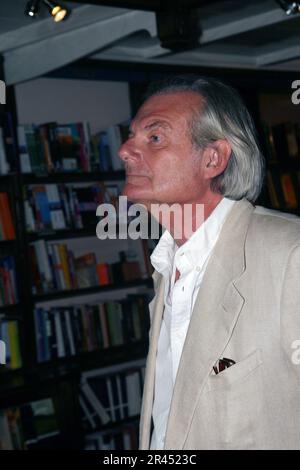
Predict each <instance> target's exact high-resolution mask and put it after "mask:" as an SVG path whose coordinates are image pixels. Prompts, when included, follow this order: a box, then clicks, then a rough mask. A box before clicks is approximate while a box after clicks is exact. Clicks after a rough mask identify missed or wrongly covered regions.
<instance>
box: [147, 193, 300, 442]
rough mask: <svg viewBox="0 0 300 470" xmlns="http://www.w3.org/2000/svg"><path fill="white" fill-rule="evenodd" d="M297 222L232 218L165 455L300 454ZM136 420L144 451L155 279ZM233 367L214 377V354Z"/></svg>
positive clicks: (175, 402) (270, 216)
mask: <svg viewBox="0 0 300 470" xmlns="http://www.w3.org/2000/svg"><path fill="white" fill-rule="evenodd" d="M299 221H300V219H299V218H296V217H293V216H288V215H286V214H283V213H280V212H277V211H271V210H267V209H264V208H262V207H256V208H254V207H253V206H252V205H251V204H250V203H249V202H248V201H247V200H246V199H243V200H241V201H238V202H236V204H235V205H234V206H233V209H232V211H231V212H230V213H229V215H228V217H227V219H226V221H225V223H224V225H223V228H222V231H221V233H220V237H219V239H218V241H217V244H216V246H215V248H214V251H213V253H212V255H211V258H210V260H209V263H208V265H207V269H206V272H205V275H204V278H203V281H202V284H201V287H200V290H199V294H198V296H197V299H196V302H195V306H194V309H193V313H192V317H191V322H190V326H189V329H188V332H187V336H186V341H185V344H184V348H183V352H182V357H181V361H180V364H179V369H178V374H177V378H176V382H175V386H174V392H173V397H172V403H171V409H170V414H169V420H168V425H167V432H166V438H165V449H172V450H180V449H192V450H194V449H300V364H298V362H300V353H299V354H297V348H298V350H299V351H300V341H299V342H298V346H297V342H296V341H297V340H300V223H299ZM153 279H154V285H155V292H156V295H155V297H154V299H153V300H152V301H151V302H150V306H149V307H150V316H151V328H150V332H149V335H150V347H149V353H148V358H147V366H146V374H145V386H144V394H143V402H142V411H141V422H140V449H149V442H150V437H151V436H150V427H151V413H152V404H153V391H154V378H155V357H156V351H157V343H158V337H159V332H160V326H161V318H162V313H163V307H164V305H163V302H164V301H163V299H164V281H163V278H162V276H161V275H159V274H158V273H157V272H155V273H154V275H153ZM223 357H225V358H229V359H233V360H234V361H235V362H236V364H234V365H233V366H231V367H229V368H227V369H225V370H224V371H222V372H220V373H219V374H218V375H216V374H215V372H214V371H213V366H214V364H215V363H216V362H217V361H218V360H219V359H220V358H223Z"/></svg>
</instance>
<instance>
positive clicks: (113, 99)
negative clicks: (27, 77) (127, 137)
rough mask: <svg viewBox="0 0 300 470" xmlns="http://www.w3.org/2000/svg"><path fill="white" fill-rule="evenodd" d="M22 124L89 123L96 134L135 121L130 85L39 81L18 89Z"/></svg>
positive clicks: (17, 96)
mask: <svg viewBox="0 0 300 470" xmlns="http://www.w3.org/2000/svg"><path fill="white" fill-rule="evenodd" d="M16 101H17V113H18V121H19V123H20V124H27V123H35V124H41V123H44V122H49V121H56V122H58V123H59V124H66V123H68V122H82V121H88V122H89V123H90V125H91V132H92V134H93V133H95V132H98V131H99V130H104V129H105V128H107V127H109V126H110V125H112V124H116V123H119V122H122V121H124V120H127V119H129V118H130V117H131V110H130V102H129V87H128V83H127V82H112V81H96V80H73V79H61V78H59V79H58V78H38V79H36V80H31V81H28V82H26V83H21V84H19V85H16Z"/></svg>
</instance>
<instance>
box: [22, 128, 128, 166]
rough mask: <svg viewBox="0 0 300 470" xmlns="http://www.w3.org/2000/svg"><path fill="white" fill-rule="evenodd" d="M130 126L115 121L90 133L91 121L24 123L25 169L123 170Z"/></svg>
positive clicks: (23, 153) (23, 151) (23, 160)
mask: <svg viewBox="0 0 300 470" xmlns="http://www.w3.org/2000/svg"><path fill="white" fill-rule="evenodd" d="M126 128H127V126H125V125H121V124H120V125H113V126H111V127H109V128H108V129H106V130H105V131H102V132H99V133H97V134H96V135H95V136H93V137H92V136H91V132H90V125H89V123H88V122H86V121H85V122H76V123H67V124H59V123H57V122H49V123H45V124H40V125H37V124H23V125H19V126H18V128H17V132H18V142H19V155H20V166H21V171H22V173H35V174H45V173H56V172H82V171H83V172H93V171H108V170H120V169H122V168H123V163H122V161H121V160H120V158H119V157H118V149H119V147H120V146H121V144H122V140H123V138H125V137H123V136H124V131H125V130H126Z"/></svg>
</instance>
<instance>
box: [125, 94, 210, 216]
mask: <svg viewBox="0 0 300 470" xmlns="http://www.w3.org/2000/svg"><path fill="white" fill-rule="evenodd" d="M199 104H200V105H201V98H200V97H199V96H198V95H197V94H196V93H193V92H176V93H172V94H166V95H160V96H153V97H151V98H150V99H148V100H147V101H146V102H145V103H144V104H143V106H142V107H141V108H140V110H139V111H138V113H137V115H136V117H135V119H134V120H133V122H132V125H131V133H130V135H129V138H128V140H127V141H126V142H125V143H124V144H123V145H122V146H121V148H120V151H119V155H120V158H122V160H124V162H125V169H126V183H125V187H124V190H123V195H125V196H127V197H128V199H129V200H131V201H133V202H137V203H142V204H145V205H146V206H147V207H149V204H151V203H159V204H161V203H169V204H172V203H188V202H190V203H193V202H200V201H201V200H202V199H203V195H204V193H205V191H206V190H207V187H208V185H209V182H208V181H207V180H205V179H204V178H203V163H202V159H201V151H200V150H196V149H195V148H194V147H193V145H192V142H191V137H190V130H189V127H188V124H189V121H190V120H191V113H192V110H193V108H194V109H195V107H196V106H199Z"/></svg>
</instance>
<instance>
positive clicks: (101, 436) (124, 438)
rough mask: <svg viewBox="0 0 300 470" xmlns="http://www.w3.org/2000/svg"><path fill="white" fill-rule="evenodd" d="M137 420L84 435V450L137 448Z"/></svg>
mask: <svg viewBox="0 0 300 470" xmlns="http://www.w3.org/2000/svg"><path fill="white" fill-rule="evenodd" d="M138 432H139V425H138V422H135V423H130V424H129V423H128V424H126V425H123V426H120V427H118V428H117V429H111V430H109V431H104V432H97V433H93V434H90V435H87V436H86V437H85V450H137V449H138Z"/></svg>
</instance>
